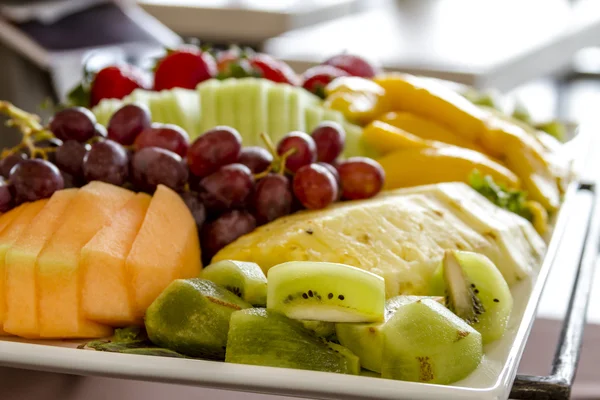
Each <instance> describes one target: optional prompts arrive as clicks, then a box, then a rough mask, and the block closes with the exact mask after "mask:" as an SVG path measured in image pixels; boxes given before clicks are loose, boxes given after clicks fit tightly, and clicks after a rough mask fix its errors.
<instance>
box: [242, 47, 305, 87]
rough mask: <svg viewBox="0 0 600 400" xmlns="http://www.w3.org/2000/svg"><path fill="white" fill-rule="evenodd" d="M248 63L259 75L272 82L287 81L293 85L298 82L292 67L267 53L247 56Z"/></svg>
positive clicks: (296, 84)
mask: <svg viewBox="0 0 600 400" xmlns="http://www.w3.org/2000/svg"><path fill="white" fill-rule="evenodd" d="M249 60H250V65H251V66H252V68H254V69H255V70H256V71H257V72H259V73H260V76H261V77H262V78H264V79H268V80H270V81H273V82H278V83H287V84H290V85H293V86H298V85H299V84H300V82H299V79H298V76H297V75H296V73H295V72H294V70H292V68H291V67H290V66H289V65H287V64H286V63H284V62H283V61H281V60H277V59H275V58H273V57H271V56H270V55H268V54H264V53H257V54H255V55H253V56H251V57H250V58H249Z"/></svg>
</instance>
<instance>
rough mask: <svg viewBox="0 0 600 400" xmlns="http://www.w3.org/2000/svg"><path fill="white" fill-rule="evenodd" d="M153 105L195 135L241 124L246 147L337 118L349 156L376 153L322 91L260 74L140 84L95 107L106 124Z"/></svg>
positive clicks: (160, 117) (157, 118)
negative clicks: (187, 83) (159, 86)
mask: <svg viewBox="0 0 600 400" xmlns="http://www.w3.org/2000/svg"><path fill="white" fill-rule="evenodd" d="M134 102H135V103H141V104H144V105H146V106H148V108H149V110H150V112H151V114H152V120H153V121H154V122H162V123H170V124H175V125H179V126H181V127H182V128H184V129H185V130H186V131H187V132H188V134H189V135H190V138H191V139H192V140H193V139H195V138H196V137H198V136H200V135H201V134H202V133H204V132H206V131H207V130H209V129H212V128H214V127H215V126H217V125H227V126H231V127H233V128H235V129H237V130H238V131H239V132H240V134H241V135H242V138H243V144H244V146H263V145H264V142H263V141H262V139H261V137H260V135H261V133H267V134H268V135H269V136H270V137H271V139H272V140H273V142H275V143H276V142H277V141H279V139H281V138H282V137H283V136H284V135H285V134H287V133H289V132H291V131H302V132H310V131H312V130H313V129H314V128H315V127H316V126H317V125H318V124H319V123H320V122H323V121H335V122H338V123H340V124H342V125H343V126H344V128H345V130H346V135H347V137H346V146H345V155H346V156H358V155H362V156H370V155H373V150H372V149H370V147H369V146H368V145H367V144H366V143H364V142H363V140H362V128H360V127H359V126H357V125H353V124H351V123H349V122H348V121H346V119H345V117H344V115H343V114H342V113H341V112H339V111H336V110H332V109H329V108H327V107H325V106H324V105H323V104H322V101H321V99H320V98H318V97H317V96H315V95H313V94H312V93H310V92H308V91H306V90H304V89H303V88H301V87H292V86H290V85H286V84H278V83H275V82H272V81H269V80H266V79H260V78H241V79H234V78H231V79H226V80H223V81H220V80H216V79H211V80H208V81H205V82H202V83H201V84H199V85H198V87H197V88H196V90H195V91H194V90H186V89H172V90H165V91H162V92H151V91H146V90H140V89H137V90H135V91H134V92H133V93H131V94H130V95H129V96H127V97H125V98H124V99H122V100H115V99H105V100H103V101H102V102H101V103H100V104H99V105H98V106H96V107H95V108H94V109H93V111H94V114H95V115H96V118H97V119H98V122H100V123H101V124H103V125H105V126H106V125H107V124H108V122H109V120H110V117H111V116H112V114H113V113H114V112H115V111H117V110H118V109H119V108H120V107H121V106H123V104H128V103H134Z"/></svg>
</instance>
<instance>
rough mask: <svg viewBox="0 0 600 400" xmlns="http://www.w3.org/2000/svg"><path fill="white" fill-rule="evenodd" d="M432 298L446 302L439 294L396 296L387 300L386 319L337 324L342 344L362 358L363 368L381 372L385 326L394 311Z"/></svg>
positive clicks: (338, 337) (337, 331) (336, 330)
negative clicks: (364, 322) (363, 322)
mask: <svg viewBox="0 0 600 400" xmlns="http://www.w3.org/2000/svg"><path fill="white" fill-rule="evenodd" d="M423 299H431V300H433V301H437V302H439V303H441V304H444V298H443V297H439V296H396V297H392V298H390V299H388V300H387V301H386V302H385V321H384V322H374V323H367V324H349V323H337V324H335V332H336V337H337V339H338V340H339V342H340V344H342V345H343V346H346V347H347V348H348V349H350V351H352V352H353V353H354V354H356V355H357V356H358V357H359V358H360V364H361V365H362V367H363V368H365V369H368V370H370V371H374V372H381V358H382V353H383V328H384V327H385V324H386V323H387V321H388V320H389V319H390V318H391V317H392V316H393V315H394V313H395V312H396V311H397V310H398V308H400V307H401V306H403V305H405V304H409V303H412V302H414V301H418V300H423Z"/></svg>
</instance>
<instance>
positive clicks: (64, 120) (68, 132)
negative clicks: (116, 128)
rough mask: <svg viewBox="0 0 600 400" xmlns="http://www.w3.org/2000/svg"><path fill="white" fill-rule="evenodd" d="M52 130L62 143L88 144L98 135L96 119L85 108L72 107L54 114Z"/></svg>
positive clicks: (51, 124) (51, 123)
mask: <svg viewBox="0 0 600 400" xmlns="http://www.w3.org/2000/svg"><path fill="white" fill-rule="evenodd" d="M50 130H51V131H52V133H53V134H54V136H56V137H57V138H58V139H60V140H62V141H66V140H76V141H78V142H86V141H88V140H90V139H91V138H92V137H93V136H94V134H95V133H96V117H95V116H94V114H92V112H91V111H90V110H87V109H85V108H83V107H72V108H67V109H64V110H61V111H59V112H57V113H56V114H54V117H52V119H51V120H50Z"/></svg>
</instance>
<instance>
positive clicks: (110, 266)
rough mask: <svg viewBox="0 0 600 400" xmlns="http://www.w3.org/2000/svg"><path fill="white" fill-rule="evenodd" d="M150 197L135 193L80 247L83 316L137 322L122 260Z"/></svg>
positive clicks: (110, 321) (114, 323)
mask: <svg viewBox="0 0 600 400" xmlns="http://www.w3.org/2000/svg"><path fill="white" fill-rule="evenodd" d="M151 199H152V198H151V197H150V196H149V195H147V194H144V193H138V194H137V195H136V196H134V197H133V198H131V200H129V201H128V202H127V204H125V206H123V208H122V209H121V210H119V212H118V213H117V214H116V215H115V217H114V219H113V220H112V222H111V223H110V225H107V226H105V227H104V228H102V229H101V230H100V231H98V233H96V235H95V236H94V237H93V238H92V240H90V241H89V242H88V243H87V244H86V245H85V247H84V248H83V249H82V250H81V258H80V261H79V265H80V268H82V270H83V272H82V273H83V289H82V296H81V303H82V308H83V313H84V315H85V317H86V318H88V319H90V320H92V321H96V322H100V323H103V324H107V325H111V326H127V325H133V324H141V322H142V321H141V320H140V319H139V318H136V316H135V313H134V308H133V296H132V294H133V288H132V287H131V282H130V280H129V277H128V276H127V271H126V265H125V260H126V259H127V256H128V255H129V251H130V250H131V246H132V245H133V242H134V240H135V238H136V236H137V234H138V232H139V229H140V227H141V225H142V222H143V221H144V217H145V216H146V211H147V210H148V206H149V205H150V201H151Z"/></svg>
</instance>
